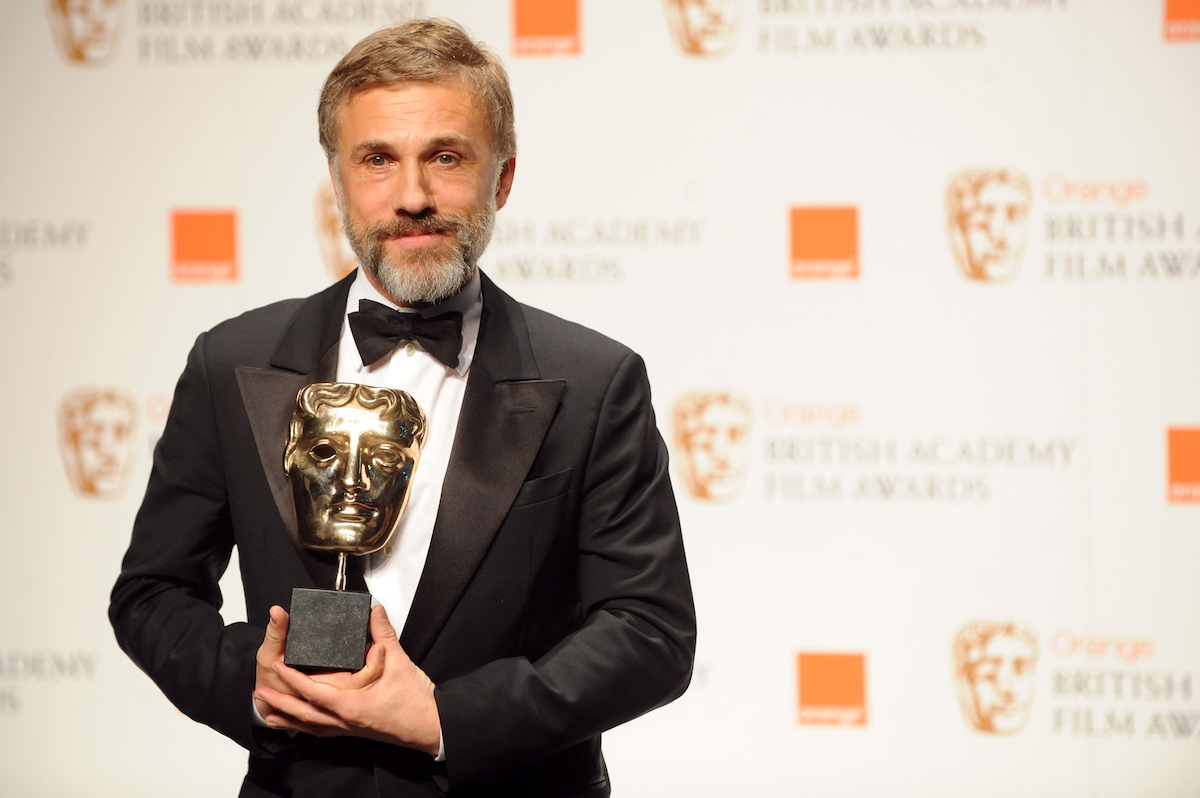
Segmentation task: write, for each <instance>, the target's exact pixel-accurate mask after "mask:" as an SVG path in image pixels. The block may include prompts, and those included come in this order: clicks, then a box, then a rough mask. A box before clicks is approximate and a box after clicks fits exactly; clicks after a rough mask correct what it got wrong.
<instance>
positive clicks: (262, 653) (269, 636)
mask: <svg viewBox="0 0 1200 798" xmlns="http://www.w3.org/2000/svg"><path fill="white" fill-rule="evenodd" d="M287 631H288V614H287V610H285V609H284V608H283V607H280V606H278V605H276V606H274V607H272V608H271V622H270V623H268V624H267V633H266V635H265V636H264V637H263V642H262V645H261V646H259V647H258V655H257V656H256V657H255V668H254V708H255V709H257V710H258V714H259V716H260V717H262V718H263V719H264V721H265V719H266V717H267V716H268V715H270V714H271V713H278V710H277V709H275V707H273V706H271V705H270V704H268V703H267V702H266V701H263V700H262V699H261V698H259V697H258V694H259V689H260V688H263V687H270V688H271V689H272V690H278V691H279V692H281V693H287V694H288V695H295V692H294V691H293V690H292V689H291V688H290V687H288V686H287V685H286V684H284V682H283V680H282V679H280V678H279V674H277V673H275V670H274V668H272V667H271V666H272V665H273V664H274V663H275V662H283V652H284V648H285V647H286V645H287Z"/></svg>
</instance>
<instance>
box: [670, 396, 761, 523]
mask: <svg viewBox="0 0 1200 798" xmlns="http://www.w3.org/2000/svg"><path fill="white" fill-rule="evenodd" d="M673 426H674V433H675V434H674V438H675V451H676V452H677V453H678V454H681V455H682V457H679V458H677V460H676V462H677V463H679V466H678V467H679V471H680V474H681V475H682V477H683V483H684V485H686V486H687V490H688V493H690V494H691V495H692V496H695V497H696V498H697V499H706V500H709V501H730V500H732V499H734V498H736V497H737V494H738V491H739V490H740V489H741V485H742V478H743V477H744V476H745V472H746V465H747V463H748V461H749V455H750V446H749V444H750V405H749V404H747V403H746V402H745V401H744V400H742V399H739V398H737V397H735V396H733V395H731V394H728V393H691V394H688V395H686V396H684V397H683V398H682V399H680V400H679V401H678V402H676V403H675V413H674V418H673Z"/></svg>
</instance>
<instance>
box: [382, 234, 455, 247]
mask: <svg viewBox="0 0 1200 798" xmlns="http://www.w3.org/2000/svg"><path fill="white" fill-rule="evenodd" d="M446 235H447V233H446V231H438V232H434V233H401V234H400V235H398V236H388V241H389V242H392V243H394V244H396V245H397V246H400V247H402V248H404V249H420V248H422V247H428V246H433V245H434V244H437V243H440V242H441V241H442V239H444V238H445V237H446Z"/></svg>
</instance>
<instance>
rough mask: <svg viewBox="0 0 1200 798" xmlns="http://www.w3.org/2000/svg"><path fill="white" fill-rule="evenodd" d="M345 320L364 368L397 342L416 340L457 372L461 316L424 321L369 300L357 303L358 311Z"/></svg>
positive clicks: (444, 315) (443, 315)
mask: <svg viewBox="0 0 1200 798" xmlns="http://www.w3.org/2000/svg"><path fill="white" fill-rule="evenodd" d="M348 318H349V319H350V332H351V333H352V334H353V335H354V343H356V344H357V345H358V354H360V355H361V356H362V361H363V365H365V366H369V365H371V364H372V363H374V362H375V361H377V360H379V359H380V358H381V357H383V356H384V355H386V354H387V353H388V352H391V351H392V350H393V349H395V348H396V344H397V343H399V342H400V341H413V340H415V341H417V342H418V343H419V344H421V346H422V347H424V349H425V351H426V352H428V353H429V354H431V355H433V356H434V357H436V358H437V359H438V360H440V361H441V362H443V363H445V364H446V365H447V366H449V367H450V368H452V369H456V368H458V353H459V350H461V349H462V314H461V313H458V312H455V311H451V312H448V313H441V314H439V315H437V316H433V317H432V318H428V319H423V318H421V316H420V314H418V313H401V312H400V311H398V310H392V309H391V308H389V307H388V306H387V305H381V304H379V303H378V302H373V301H371V300H370V299H360V300H359V301H358V310H357V311H355V312H353V313H351V314H350V315H349V317H348Z"/></svg>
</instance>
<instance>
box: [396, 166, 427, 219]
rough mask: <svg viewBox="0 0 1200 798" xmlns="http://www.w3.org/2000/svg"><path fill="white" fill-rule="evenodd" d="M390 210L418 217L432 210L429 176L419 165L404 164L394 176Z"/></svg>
mask: <svg viewBox="0 0 1200 798" xmlns="http://www.w3.org/2000/svg"><path fill="white" fill-rule="evenodd" d="M392 209H393V210H394V211H395V212H396V213H397V214H399V213H406V214H408V215H409V216H419V215H421V214H422V213H426V212H427V211H432V210H433V191H432V187H431V185H430V182H429V175H428V173H427V172H426V170H425V168H424V166H422V165H421V164H406V165H405V166H404V167H403V168H401V169H400V170H399V173H398V174H397V176H396V186H395V194H394V196H393V197H392Z"/></svg>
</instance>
